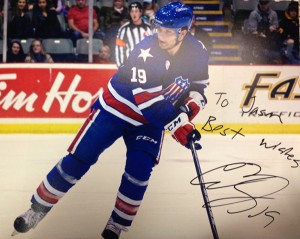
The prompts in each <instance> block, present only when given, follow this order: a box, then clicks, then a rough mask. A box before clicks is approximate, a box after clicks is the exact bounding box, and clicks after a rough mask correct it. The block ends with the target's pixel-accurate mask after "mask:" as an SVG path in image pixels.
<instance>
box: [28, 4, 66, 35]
mask: <svg viewBox="0 0 300 239" xmlns="http://www.w3.org/2000/svg"><path fill="white" fill-rule="evenodd" d="M32 25H33V28H34V29H35V38H42V39H45V38H60V37H62V36H63V33H62V29H61V27H60V24H59V21H58V18H57V13H56V11H55V10H53V9H50V5H48V3H47V0H38V2H37V4H36V5H35V6H34V8H33V13H32Z"/></svg>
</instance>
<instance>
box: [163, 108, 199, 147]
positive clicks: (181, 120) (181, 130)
mask: <svg viewBox="0 0 300 239" xmlns="http://www.w3.org/2000/svg"><path fill="white" fill-rule="evenodd" d="M165 129H166V130H168V131H169V132H170V133H171V135H172V137H173V138H174V139H175V140H176V141H177V142H179V143H180V144H182V145H183V146H185V147H187V148H190V146H189V141H190V140H193V141H194V142H195V141H198V140H200V138H201V135H200V132H199V131H198V130H196V128H195V125H194V124H193V123H192V122H190V121H189V118H188V115H187V114H186V113H180V114H179V115H178V116H177V117H176V118H175V119H173V120H172V121H171V122H169V123H168V124H166V125H165ZM195 148H196V149H201V146H200V144H195Z"/></svg>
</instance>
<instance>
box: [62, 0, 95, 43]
mask: <svg viewBox="0 0 300 239" xmlns="http://www.w3.org/2000/svg"><path fill="white" fill-rule="evenodd" d="M67 18H68V25H69V28H70V30H71V39H72V41H73V44H74V46H76V41H77V40H78V39H81V38H88V37H89V8H88V6H87V5H86V0H76V5H75V6H73V7H72V8H71V9H70V10H69V12H68V16H67ZM98 30H99V23H98V20H97V14H96V11H95V10H93V36H94V37H95V38H101V36H100V37H98V36H97V31H98Z"/></svg>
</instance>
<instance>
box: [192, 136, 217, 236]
mask: <svg viewBox="0 0 300 239" xmlns="http://www.w3.org/2000/svg"><path fill="white" fill-rule="evenodd" d="M189 144H190V149H191V152H192V155H193V159H194V164H195V168H196V171H197V176H198V179H199V183H200V188H201V191H202V196H203V199H204V204H205V208H206V212H207V216H208V220H209V224H210V228H211V231H212V234H213V237H214V239H219V236H218V232H217V227H216V223H215V219H214V216H213V212H212V210H211V207H210V203H209V199H208V195H207V191H206V188H205V183H204V179H203V176H202V172H201V168H200V163H199V159H198V155H197V151H196V148H195V144H194V141H193V140H190V142H189Z"/></svg>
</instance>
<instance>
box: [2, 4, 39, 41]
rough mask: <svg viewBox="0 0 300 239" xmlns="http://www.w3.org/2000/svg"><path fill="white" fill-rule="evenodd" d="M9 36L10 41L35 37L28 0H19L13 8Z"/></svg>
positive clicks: (8, 29)
mask: <svg viewBox="0 0 300 239" xmlns="http://www.w3.org/2000/svg"><path fill="white" fill-rule="evenodd" d="M10 15H11V17H10V19H9V22H8V28H7V35H8V38H9V39H27V38H31V37H33V27H32V22H31V16H30V13H29V12H28V5H27V1H26V0H18V1H17V2H15V5H14V6H12V8H11V14H10Z"/></svg>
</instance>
